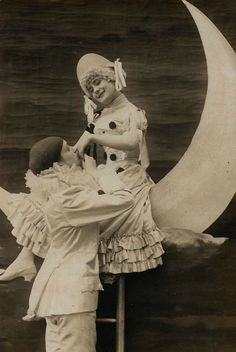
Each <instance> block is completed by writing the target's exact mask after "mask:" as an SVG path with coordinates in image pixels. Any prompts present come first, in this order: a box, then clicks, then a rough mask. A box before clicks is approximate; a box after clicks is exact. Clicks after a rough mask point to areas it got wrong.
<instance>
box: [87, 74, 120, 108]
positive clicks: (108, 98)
mask: <svg viewBox="0 0 236 352" xmlns="http://www.w3.org/2000/svg"><path fill="white" fill-rule="evenodd" d="M87 89H88V91H89V94H90V97H91V98H92V100H93V101H94V102H95V103H96V104H98V105H99V106H100V105H101V106H104V107H105V106H107V105H109V104H111V103H112V101H113V100H114V99H115V98H116V97H118V95H119V94H120V92H118V91H117V90H116V88H115V84H114V82H113V81H108V80H106V79H104V78H102V77H99V76H97V77H95V78H94V79H93V80H92V81H91V82H90V83H89V85H88V86H87Z"/></svg>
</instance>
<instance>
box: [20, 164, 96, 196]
mask: <svg viewBox="0 0 236 352" xmlns="http://www.w3.org/2000/svg"><path fill="white" fill-rule="evenodd" d="M25 180H26V187H27V188H29V189H30V192H31V194H32V195H33V196H34V198H35V199H36V200H38V201H39V202H45V201H48V199H49V198H50V196H51V194H53V193H54V194H55V193H57V192H62V191H63V190H65V189H66V188H68V187H71V186H81V187H82V188H84V189H95V188H96V182H95V181H94V179H93V178H92V176H90V175H88V174H87V173H86V172H85V171H84V170H83V169H82V168H81V167H80V166H77V165H73V166H71V167H70V166H68V165H60V164H59V163H54V164H53V166H52V167H50V168H49V169H47V170H44V171H42V172H41V173H40V174H38V175H34V174H33V172H32V171H31V170H28V171H27V172H26V175H25Z"/></svg>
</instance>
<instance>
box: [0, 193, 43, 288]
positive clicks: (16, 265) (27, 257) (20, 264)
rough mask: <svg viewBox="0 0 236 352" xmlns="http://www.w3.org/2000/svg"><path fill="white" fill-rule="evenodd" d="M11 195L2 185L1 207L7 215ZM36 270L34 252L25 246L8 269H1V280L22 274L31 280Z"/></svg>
mask: <svg viewBox="0 0 236 352" xmlns="http://www.w3.org/2000/svg"><path fill="white" fill-rule="evenodd" d="M10 197H11V193H10V192H8V191H6V190H5V189H4V188H2V187H0V209H1V210H2V211H3V213H4V214H5V215H6V216H9V213H10V208H9V201H10ZM36 272H37V271H36V267H35V264H34V254H33V253H32V252H31V251H30V250H29V249H28V248H25V247H24V248H23V249H22V251H21V252H20V254H19V255H18V257H17V258H16V259H15V260H14V262H13V263H12V264H11V265H10V266H9V267H8V268H7V269H6V270H3V269H0V281H10V280H13V279H15V278H17V277H20V276H22V277H24V279H25V280H26V281H30V280H31V279H32V278H33V277H34V276H35V275H36Z"/></svg>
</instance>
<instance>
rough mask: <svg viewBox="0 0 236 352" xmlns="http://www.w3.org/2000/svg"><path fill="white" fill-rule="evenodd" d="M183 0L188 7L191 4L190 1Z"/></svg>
mask: <svg viewBox="0 0 236 352" xmlns="http://www.w3.org/2000/svg"><path fill="white" fill-rule="evenodd" d="M181 1H182V2H183V3H184V5H185V6H186V7H188V6H191V4H190V2H188V1H186V0H181Z"/></svg>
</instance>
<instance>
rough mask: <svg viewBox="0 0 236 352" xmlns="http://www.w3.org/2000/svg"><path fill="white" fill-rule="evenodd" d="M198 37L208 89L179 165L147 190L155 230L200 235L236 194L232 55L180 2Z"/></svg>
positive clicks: (212, 30) (234, 61) (197, 15)
mask: <svg viewBox="0 0 236 352" xmlns="http://www.w3.org/2000/svg"><path fill="white" fill-rule="evenodd" d="M182 1H183V2H184V4H185V5H186V7H187V8H188V10H189V11H190V13H191V15H192V17H193V19H194V21H195V23H196V25H197V27H198V30H199V33H200V36H201V40H202V43H203V47H204V51H205V55H206V61H207V71H208V89H207V95H206V100H205V106H204V109H203V112H202V116H201V120H200V123H199V126H198V128H197V130H196V133H195V134H194V137H193V139H192V142H191V144H190V146H189V148H188V149H187V151H186V152H185V154H184V155H183V157H182V158H181V160H180V161H179V162H178V164H177V165H176V166H175V167H174V168H173V169H172V170H171V171H170V172H169V173H168V174H167V175H166V176H165V177H164V178H163V179H162V180H161V181H160V182H158V183H157V184H156V185H155V186H154V187H153V188H152V189H151V191H150V197H151V203H152V211H153V218H154V220H155V221H156V222H157V224H158V226H159V227H175V228H188V229H191V230H193V231H197V232H202V231H204V230H205V229H206V228H207V227H209V226H210V225H211V224H212V223H213V222H214V221H215V220H216V219H217V218H218V217H219V216H220V215H221V214H222V212H223V211H224V210H225V208H226V207H227V205H228V204H229V202H230V201H231V199H232V198H233V196H234V194H235V191H236V54H235V52H234V51H233V49H232V48H231V46H230V45H229V43H228V42H227V40H226V39H225V38H224V37H223V35H222V34H221V33H220V32H219V30H218V29H217V28H216V27H215V25H214V24H213V23H212V22H211V21H210V20H209V19H208V18H207V17H206V16H205V15H204V14H203V13H201V12H200V11H199V10H198V9H197V8H196V7H194V6H193V5H191V4H190V3H188V2H187V1H185V0H182Z"/></svg>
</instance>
